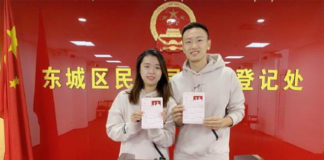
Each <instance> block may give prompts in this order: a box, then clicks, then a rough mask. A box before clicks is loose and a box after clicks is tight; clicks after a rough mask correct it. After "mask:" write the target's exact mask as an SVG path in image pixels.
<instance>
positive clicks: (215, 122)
mask: <svg viewBox="0 0 324 160" xmlns="http://www.w3.org/2000/svg"><path fill="white" fill-rule="evenodd" d="M232 125H233V120H232V118H230V117H225V118H218V117H207V118H205V120H204V126H205V127H207V128H210V129H215V130H218V129H220V128H225V127H229V126H232Z"/></svg>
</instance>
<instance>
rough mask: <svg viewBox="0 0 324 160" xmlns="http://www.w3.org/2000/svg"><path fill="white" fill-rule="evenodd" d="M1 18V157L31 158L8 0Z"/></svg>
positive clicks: (25, 109) (20, 159) (14, 32)
mask: <svg viewBox="0 0 324 160" xmlns="http://www.w3.org/2000/svg"><path fill="white" fill-rule="evenodd" d="M3 20H4V22H3V24H4V26H3V34H4V37H3V51H2V54H1V73H0V116H1V117H2V118H3V119H4V130H5V155H4V160H32V159H33V154H32V145H31V138H30V131H29V124H28V115H27V105H26V99H25V94H24V86H23V79H22V73H21V66H20V58H19V53H18V50H17V46H18V41H17V37H16V27H15V25H14V23H13V19H12V14H11V8H10V2H9V0H4V17H3Z"/></svg>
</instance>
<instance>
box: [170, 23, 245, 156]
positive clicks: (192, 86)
mask: <svg viewBox="0 0 324 160" xmlns="http://www.w3.org/2000/svg"><path fill="white" fill-rule="evenodd" d="M182 42H183V52H184V53H185V55H186V57H187V60H186V61H185V62H184V64H183V70H182V72H180V73H178V74H177V75H175V76H174V77H173V78H172V79H171V87H172V91H173V96H174V98H175V100H176V101H177V104H178V105H177V106H176V107H174V108H173V109H172V118H173V120H174V122H175V123H176V125H177V126H178V127H180V133H179V135H178V139H177V142H176V146H175V151H174V156H175V159H176V160H193V159H195V160H197V159H199V160H215V159H217V160H228V159H229V136H230V127H232V126H234V125H236V124H237V123H239V122H240V121H241V120H242V119H243V117H244V101H245V99H244V95H243V92H242V89H241V85H240V83H239V81H238V78H237V77H236V74H235V72H234V71H233V70H232V69H231V68H229V67H226V66H225V63H224V61H223V59H222V57H221V55H219V54H213V55H210V54H207V51H208V50H209V49H210V46H211V40H210V39H209V32H208V29H207V27H206V26H205V25H203V24H200V23H190V24H188V25H186V26H185V27H184V28H183V30H182ZM185 92H203V93H204V94H205V119H204V122H203V124H183V123H182V114H183V110H184V107H183V105H182V104H183V101H182V100H183V99H182V98H183V93H185Z"/></svg>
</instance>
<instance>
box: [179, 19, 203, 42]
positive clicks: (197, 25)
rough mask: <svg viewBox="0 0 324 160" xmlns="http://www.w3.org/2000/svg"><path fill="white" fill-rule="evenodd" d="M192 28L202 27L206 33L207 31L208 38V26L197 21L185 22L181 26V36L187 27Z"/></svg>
mask: <svg viewBox="0 0 324 160" xmlns="http://www.w3.org/2000/svg"><path fill="white" fill-rule="evenodd" d="M192 28H201V29H203V30H204V31H205V32H206V33H207V38H208V39H209V32H208V28H207V27H206V26H205V25H203V24H201V23H198V22H192V23H189V24H187V25H186V26H184V27H183V29H182V32H181V35H182V37H183V34H184V33H185V32H186V31H187V30H188V29H192Z"/></svg>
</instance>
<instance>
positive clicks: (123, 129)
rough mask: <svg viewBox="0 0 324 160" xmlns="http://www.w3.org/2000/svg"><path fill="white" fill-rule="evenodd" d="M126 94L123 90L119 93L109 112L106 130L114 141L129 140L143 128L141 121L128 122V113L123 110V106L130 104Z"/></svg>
mask: <svg viewBox="0 0 324 160" xmlns="http://www.w3.org/2000/svg"><path fill="white" fill-rule="evenodd" d="M123 94H124V95H123ZM125 94H126V93H125V92H124V93H122V92H121V93H119V94H118V95H117V97H116V98H115V100H114V102H113V104H112V106H111V108H110V110H109V113H108V118H107V123H106V132H107V135H108V137H110V138H111V139H112V140H114V141H121V142H124V141H127V140H128V139H129V138H131V137H133V136H135V135H136V133H138V132H139V131H140V130H141V126H140V123H133V122H126V119H127V118H126V117H125V116H127V115H125V112H123V110H122V108H123V107H127V106H128V105H127V102H128V99H127V100H125V97H127V96H125Z"/></svg>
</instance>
